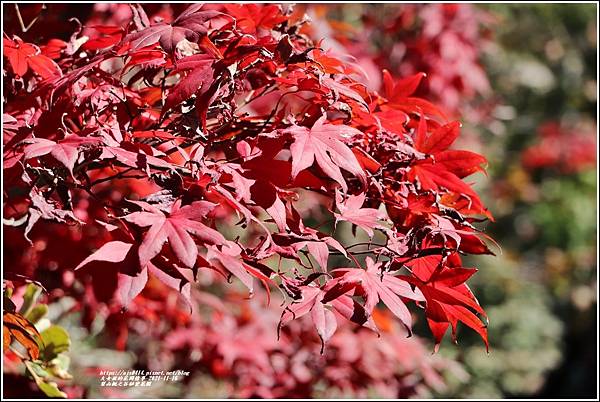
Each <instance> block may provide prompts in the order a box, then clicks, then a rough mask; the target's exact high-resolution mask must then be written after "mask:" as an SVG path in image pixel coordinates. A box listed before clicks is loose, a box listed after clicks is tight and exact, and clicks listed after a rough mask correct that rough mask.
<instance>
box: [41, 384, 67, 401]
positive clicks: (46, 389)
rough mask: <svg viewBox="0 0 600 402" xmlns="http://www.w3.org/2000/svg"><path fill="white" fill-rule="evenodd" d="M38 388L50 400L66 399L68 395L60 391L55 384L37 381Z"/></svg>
mask: <svg viewBox="0 0 600 402" xmlns="http://www.w3.org/2000/svg"><path fill="white" fill-rule="evenodd" d="M36 384H37V386H38V388H39V389H40V390H41V391H42V392H43V393H44V394H46V396H49V397H50V398H66V397H67V394H65V393H64V392H62V391H61V390H60V389H58V385H57V384H56V383H55V382H52V381H50V382H45V381H36Z"/></svg>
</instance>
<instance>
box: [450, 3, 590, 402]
mask: <svg viewBox="0 0 600 402" xmlns="http://www.w3.org/2000/svg"><path fill="white" fill-rule="evenodd" d="M482 7H483V8H485V9H486V10H488V11H491V12H492V13H494V15H495V16H496V17H497V18H498V21H497V25H496V27H495V29H494V31H495V35H496V38H495V40H494V41H493V42H492V44H491V45H490V47H489V48H488V49H486V52H485V60H484V64H485V66H486V71H487V72H488V74H489V76H490V80H491V83H492V87H493V89H494V93H495V96H496V97H497V99H498V101H499V105H498V106H497V107H496V108H495V110H494V112H493V117H494V119H493V120H492V121H491V122H490V123H489V124H488V125H486V126H483V127H481V126H480V127H474V129H475V130H477V131H479V132H480V133H482V134H483V136H482V138H483V140H482V141H483V143H484V144H483V145H482V146H483V151H482V153H483V154H484V155H486V156H487V157H488V159H489V160H490V165H489V173H490V178H489V179H488V180H485V181H482V183H481V185H482V186H487V187H488V188H483V189H481V193H482V194H484V197H485V195H487V200H486V205H487V206H488V207H489V208H490V210H491V211H492V212H493V213H494V215H495V217H496V219H497V222H494V223H490V224H488V227H487V231H488V233H489V234H490V235H492V237H494V239H495V240H496V241H497V242H498V243H499V244H500V245H501V246H502V248H503V254H502V255H501V256H498V257H495V258H489V257H485V258H470V259H465V263H466V265H468V266H470V265H473V266H477V267H479V268H480V272H479V273H478V275H476V276H475V278H474V280H473V282H472V287H473V288H474V291H475V294H477V295H478V297H479V301H480V303H481V304H482V305H484V306H486V309H487V311H488V314H489V317H490V326H489V330H490V341H491V345H492V346H491V354H490V356H486V355H485V353H484V351H483V348H481V347H480V346H479V345H478V343H477V342H476V340H475V339H471V338H470V337H467V335H468V334H467V332H466V331H465V332H464V333H463V334H461V336H462V337H463V339H464V341H463V342H462V345H461V349H463V350H461V351H456V350H454V351H452V350H450V351H447V352H445V353H459V356H458V358H459V359H461V360H463V362H464V363H465V365H466V367H467V369H468V371H469V373H470V374H471V376H472V377H471V380H470V381H469V382H468V384H466V385H462V386H457V387H456V388H455V389H454V392H453V395H452V396H457V397H487V398H489V397H511V396H512V397H526V396H538V397H585V396H587V397H592V396H593V395H595V389H596V388H595V383H596V378H595V374H594V373H595V368H596V362H595V355H596V353H595V348H596V332H595V328H596V325H597V323H596V302H597V301H596V292H597V290H596V289H597V285H596V281H597V277H596V271H597V250H596V235H597V200H596V189H597V184H596V183H597V173H596V166H587V167H585V168H584V169H581V170H579V171H578V172H573V173H564V172H561V170H560V169H559V168H560V167H561V166H556V167H546V168H542V169H536V170H531V169H526V168H525V167H524V166H523V165H522V159H521V156H522V152H523V151H524V150H525V149H526V148H527V147H529V146H531V145H532V144H534V143H536V142H537V141H539V138H538V137H539V135H538V134H536V133H537V129H538V127H539V126H540V125H542V124H544V123H546V122H548V121H557V122H558V123H560V125H561V126H565V127H572V128H574V131H573V133H574V135H579V133H581V135H583V134H584V131H586V130H587V131H588V133H589V132H590V130H592V131H594V132H595V131H596V108H597V99H596V96H597V81H596V79H597V76H596V69H597V66H596V54H597V48H596V46H597V43H596V37H597V27H596V23H595V21H596V7H597V5H593V4H576V5H573V4H529V5H525V4H519V5H514V4H490V5H484V6H482ZM574 157H576V156H574ZM574 162H577V161H574ZM471 342H473V343H472V346H469V347H468V348H465V344H467V343H469V344H471ZM446 349H452V348H451V347H449V348H446Z"/></svg>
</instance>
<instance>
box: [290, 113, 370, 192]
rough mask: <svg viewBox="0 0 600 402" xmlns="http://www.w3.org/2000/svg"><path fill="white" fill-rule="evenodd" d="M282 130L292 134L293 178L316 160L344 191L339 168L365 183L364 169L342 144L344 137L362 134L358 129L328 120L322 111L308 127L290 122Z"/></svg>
mask: <svg viewBox="0 0 600 402" xmlns="http://www.w3.org/2000/svg"><path fill="white" fill-rule="evenodd" d="M283 133H285V134H290V135H292V137H293V138H294V142H293V143H292V145H291V146H290V151H291V153H292V179H294V178H296V176H297V175H298V173H300V172H301V171H302V170H304V169H306V168H308V167H310V166H311V165H312V164H313V162H314V161H315V160H316V162H317V164H318V165H319V167H320V168H321V169H322V170H323V172H325V174H326V175H327V176H329V177H331V178H332V179H333V180H335V181H336V182H338V183H339V184H340V186H342V189H343V190H344V191H347V189H348V185H347V184H346V181H345V180H344V177H343V176H342V172H341V171H340V168H342V169H344V170H346V171H348V172H350V173H352V174H353V175H354V176H356V177H357V178H359V179H360V180H361V182H363V183H366V180H367V179H366V175H365V172H364V170H363V169H362V167H361V166H360V163H358V160H357V159H356V156H354V153H353V152H352V150H351V149H350V148H349V147H348V146H347V145H346V144H344V140H345V139H350V138H351V137H353V136H355V135H360V134H361V133H360V131H358V130H357V129H355V128H352V127H348V126H344V125H334V124H330V123H327V122H326V116H325V115H323V116H321V117H320V118H319V119H318V120H317V121H316V122H315V124H314V125H313V126H312V127H311V128H308V127H301V126H292V127H288V128H286V129H285V130H283Z"/></svg>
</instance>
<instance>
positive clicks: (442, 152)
mask: <svg viewBox="0 0 600 402" xmlns="http://www.w3.org/2000/svg"><path fill="white" fill-rule="evenodd" d="M459 134H460V123H459V122H457V121H454V122H451V123H448V124H445V125H443V126H440V127H438V128H436V129H435V130H433V132H432V133H431V134H430V135H427V122H426V121H425V118H424V116H421V119H420V121H419V125H418V127H417V131H416V135H415V148H416V149H417V150H418V151H420V152H423V153H424V154H427V155H429V156H428V157H427V158H425V159H422V160H419V161H417V162H416V163H415V165H414V166H412V167H411V169H410V171H409V175H408V177H409V179H410V180H418V181H419V184H420V185H421V188H423V189H424V190H432V191H440V190H441V189H446V190H448V191H451V192H454V193H457V194H460V195H463V196H465V197H466V198H468V199H469V201H470V203H472V205H471V208H470V209H471V210H473V211H474V212H475V213H481V214H484V215H486V216H488V217H489V218H491V214H490V213H489V211H488V210H487V209H486V208H485V207H484V206H483V204H482V203H481V200H480V199H479V196H478V195H477V194H476V193H475V191H473V189H472V188H471V187H470V186H469V185H468V184H467V183H465V182H464V181H462V180H461V179H462V178H464V177H466V176H468V175H470V174H472V173H475V172H477V171H481V172H484V169H483V167H482V166H481V165H482V164H484V163H485V162H486V159H485V158H484V157H483V156H481V155H478V154H476V153H474V152H469V151H456V150H448V147H450V146H451V145H452V144H453V143H454V141H455V140H456V139H457V138H458V135H459Z"/></svg>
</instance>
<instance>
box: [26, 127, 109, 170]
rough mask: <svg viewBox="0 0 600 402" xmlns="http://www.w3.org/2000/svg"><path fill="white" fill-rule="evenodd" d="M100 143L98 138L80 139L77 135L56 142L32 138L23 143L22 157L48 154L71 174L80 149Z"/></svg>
mask: <svg viewBox="0 0 600 402" xmlns="http://www.w3.org/2000/svg"><path fill="white" fill-rule="evenodd" d="M100 142H101V140H100V139H99V138H93V137H80V136H78V135H69V136H67V137H65V138H64V139H62V140H59V141H58V142H54V141H52V140H48V139H45V138H33V139H28V140H25V141H24V143H25V144H27V145H26V146H25V149H24V150H23V155H24V156H25V159H32V158H36V157H38V156H43V155H48V154H50V155H52V156H53V157H54V159H56V160H57V161H59V162H60V163H62V164H63V165H64V166H65V167H66V168H67V169H69V172H71V174H72V173H73V167H75V163H77V159H78V158H79V149H80V147H82V146H90V145H94V144H99V143H100Z"/></svg>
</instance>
